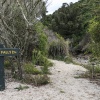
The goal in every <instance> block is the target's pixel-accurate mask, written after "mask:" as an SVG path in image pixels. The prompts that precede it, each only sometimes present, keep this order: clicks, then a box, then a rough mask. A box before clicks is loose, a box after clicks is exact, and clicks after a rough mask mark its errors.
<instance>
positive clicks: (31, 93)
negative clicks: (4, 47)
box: [0, 60, 100, 100]
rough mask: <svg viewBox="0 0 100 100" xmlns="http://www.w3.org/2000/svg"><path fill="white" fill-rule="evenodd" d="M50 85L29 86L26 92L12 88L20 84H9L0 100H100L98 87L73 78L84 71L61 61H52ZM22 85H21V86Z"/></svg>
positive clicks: (1, 93)
mask: <svg viewBox="0 0 100 100" xmlns="http://www.w3.org/2000/svg"><path fill="white" fill-rule="evenodd" d="M52 62H53V63H54V66H53V67H51V73H52V75H50V77H51V84H48V85H46V86H42V87H34V86H30V85H29V88H28V89H26V90H22V91H17V90H15V89H14V88H16V87H18V86H19V85H20V83H17V82H9V83H7V84H6V86H7V88H6V90H5V91H2V92H0V100H100V87H99V86H98V85H96V84H93V83H90V81H89V80H86V79H80V78H79V79H77V78H74V77H75V76H77V75H79V74H80V73H84V72H85V71H86V69H84V68H83V67H81V66H77V65H73V64H65V63H64V62H62V61H56V60H52ZM21 85H23V84H21Z"/></svg>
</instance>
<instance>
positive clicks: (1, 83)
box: [0, 44, 5, 91]
mask: <svg viewBox="0 0 100 100" xmlns="http://www.w3.org/2000/svg"><path fill="white" fill-rule="evenodd" d="M0 48H3V44H0ZM4 89H5V74H4V56H0V91H3V90H4Z"/></svg>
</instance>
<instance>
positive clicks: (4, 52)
mask: <svg viewBox="0 0 100 100" xmlns="http://www.w3.org/2000/svg"><path fill="white" fill-rule="evenodd" d="M18 54H19V49H18V48H4V46H3V44H0V91H2V90H4V89H5V75H4V56H18Z"/></svg>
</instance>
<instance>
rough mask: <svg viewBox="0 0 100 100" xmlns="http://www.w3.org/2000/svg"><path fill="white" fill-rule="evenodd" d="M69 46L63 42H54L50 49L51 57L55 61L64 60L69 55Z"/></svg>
mask: <svg viewBox="0 0 100 100" xmlns="http://www.w3.org/2000/svg"><path fill="white" fill-rule="evenodd" d="M67 50H68V48H67V45H66V43H65V42H63V41H59V42H52V43H51V44H50V47H49V56H50V57H51V58H54V59H59V60H62V59H64V57H65V56H66V55H67Z"/></svg>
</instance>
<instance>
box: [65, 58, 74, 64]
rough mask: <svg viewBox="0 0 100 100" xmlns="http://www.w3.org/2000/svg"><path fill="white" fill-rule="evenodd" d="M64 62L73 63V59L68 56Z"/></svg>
mask: <svg viewBox="0 0 100 100" xmlns="http://www.w3.org/2000/svg"><path fill="white" fill-rule="evenodd" d="M64 61H65V62H66V63H68V64H69V63H73V60H72V57H71V56H66V57H65V58H64Z"/></svg>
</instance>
